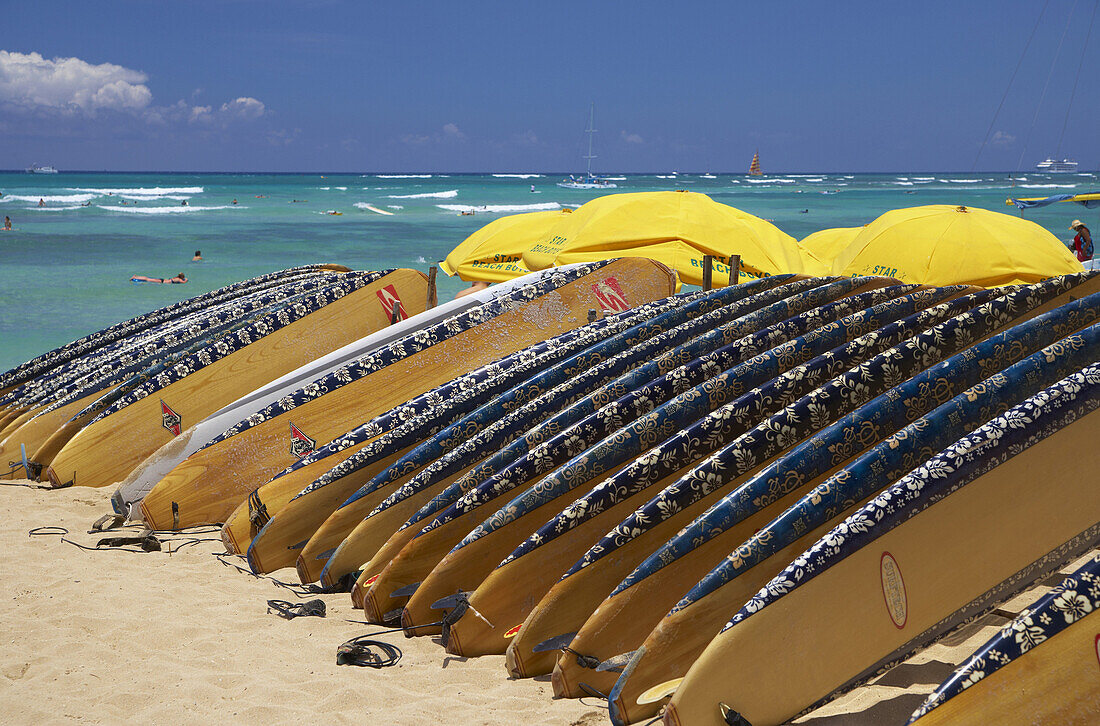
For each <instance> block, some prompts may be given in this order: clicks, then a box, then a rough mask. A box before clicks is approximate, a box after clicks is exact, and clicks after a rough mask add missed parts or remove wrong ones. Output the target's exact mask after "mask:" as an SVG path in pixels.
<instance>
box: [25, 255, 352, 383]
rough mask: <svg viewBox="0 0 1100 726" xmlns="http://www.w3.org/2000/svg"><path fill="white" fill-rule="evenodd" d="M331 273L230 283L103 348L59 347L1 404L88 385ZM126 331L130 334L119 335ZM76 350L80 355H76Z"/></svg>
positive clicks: (126, 328)
mask: <svg viewBox="0 0 1100 726" xmlns="http://www.w3.org/2000/svg"><path fill="white" fill-rule="evenodd" d="M333 275H334V273H331V272H328V271H316V272H310V273H306V272H298V273H295V274H288V275H275V276H271V277H272V279H267V280H265V281H262V282H259V283H257V284H252V285H249V286H248V287H247V288H243V289H237V288H236V287H235V286H233V285H231V286H229V287H227V288H222V289H221V290H216V291H214V293H211V295H210V296H200V297H199V298H193V299H192V300H189V301H184V302H185V303H188V305H187V307H185V308H182V309H180V310H178V311H176V312H175V314H172V315H160V314H155V313H154V314H150V315H149V316H147V318H148V320H147V321H146V322H145V323H143V324H140V325H139V324H136V323H135V324H133V325H130V326H127V325H122V326H121V327H120V328H119V329H118V330H116V331H115V332H114V333H112V334H111V336H109V337H110V338H111V340H109V341H107V342H104V343H103V344H102V345H93V344H90V343H89V344H87V345H86V346H84V347H86V348H87V350H84V347H81V346H76V347H75V348H74V349H73V350H68V351H62V349H58V350H59V351H62V352H60V353H58V354H57V355H58V358H59V360H58V362H57V363H56V364H53V365H50V366H49V367H48V368H45V369H44V370H39V373H38V375H35V376H33V377H31V378H28V379H25V380H22V382H21V383H20V384H19V385H17V386H14V387H12V388H11V389H9V390H8V392H7V393H6V394H5V397H4V401H5V402H10V401H11V400H13V399H20V400H23V401H26V402H39V401H41V400H42V399H43V397H44V396H46V395H48V394H49V393H50V392H51V391H54V390H57V389H58V388H60V387H62V386H65V385H67V384H71V383H73V382H78V384H79V385H87V383H86V382H81V379H87V377H88V376H93V377H94V376H98V375H102V374H103V372H104V368H105V366H106V367H109V368H108V370H117V369H118V368H119V366H120V365H128V364H130V363H133V362H135V361H137V360H139V359H140V358H142V357H146V356H148V355H150V354H152V353H155V352H157V351H158V350H161V351H163V350H171V349H174V348H173V347H174V346H178V345H179V344H180V342H182V341H186V340H188V339H189V338H190V337H193V335H194V332H200V331H202V330H204V329H206V327H208V321H211V320H212V321H214V322H215V323H217V324H221V323H222V322H223V321H224V319H225V318H226V317H229V316H223V315H222V311H237V310H240V311H242V312H243V311H246V308H245V306H253V305H254V302H253V301H255V300H257V299H263V300H266V302H271V301H273V300H277V299H278V298H277V297H273V296H274V295H277V294H278V292H279V290H281V289H283V288H285V287H287V286H291V285H296V284H300V285H306V284H318V281H320V283H321V284H323V281H324V280H325V279H327V278H331V277H332V276H333ZM257 279H259V278H257ZM218 293H220V294H218ZM251 309H254V307H253V308H251ZM135 320H138V319H135ZM130 322H131V323H133V322H134V321H130ZM116 327H119V326H116ZM109 330H110V329H109ZM124 333H129V334H128V335H125V337H119V336H123V335H124ZM63 348H64V347H63ZM76 350H82V351H83V352H81V353H79V354H78V353H77V352H76ZM52 355H53V354H47V355H46V356H45V359H51V356H52ZM36 360H39V359H36ZM43 365H44V364H43ZM36 368H40V367H36ZM70 390H71V389H70ZM55 398H56V396H55Z"/></svg>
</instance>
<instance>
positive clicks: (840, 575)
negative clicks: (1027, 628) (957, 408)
mask: <svg viewBox="0 0 1100 726" xmlns="http://www.w3.org/2000/svg"><path fill="white" fill-rule="evenodd" d="M1093 354H1095V350H1094V351H1093ZM1098 405H1100V368H1098V367H1097V366H1096V365H1090V366H1088V367H1087V368H1086V369H1085V370H1083V371H1081V372H1079V373H1077V374H1074V375H1071V376H1070V377H1069V378H1068V379H1066V380H1063V381H1060V382H1059V383H1056V384H1055V385H1054V386H1052V387H1051V388H1050V389H1047V390H1045V391H1043V392H1042V393H1040V394H1039V395H1037V396H1033V397H1031V398H1030V399H1028V400H1025V401H1024V402H1023V403H1021V404H1020V405H1017V406H1015V407H1013V408H1012V409H1010V410H1009V411H1007V412H1006V413H1005V414H1003V415H1002V416H998V417H996V418H995V419H993V420H992V421H990V422H989V423H988V424H986V425H984V426H982V427H980V428H978V429H977V430H975V431H973V432H972V433H971V434H969V435H967V436H965V437H964V438H963V439H961V440H960V441H959V442H957V443H956V444H955V445H954V446H952V447H950V448H949V449H948V450H947V451H945V452H943V453H942V454H940V455H937V456H935V457H933V458H932V459H931V460H930V461H928V462H927V463H926V464H924V465H923V466H921V467H920V468H918V469H916V470H915V471H914V472H912V473H911V474H910V475H908V476H906V477H904V478H903V479H902V480H901V481H899V482H898V483H897V484H896V485H894V486H892V487H890V488H889V489H888V490H887V491H886V492H883V493H882V494H881V495H879V496H878V497H875V499H874V500H872V501H871V502H870V503H868V504H867V505H866V506H865V507H863V508H862V509H860V510H859V511H858V512H856V513H855V514H853V515H852V516H851V517H849V518H847V519H845V520H844V521H843V522H842V523H841V525H840V526H839V527H837V528H835V529H834V530H832V531H831V532H829V533H828V535H827V536H826V537H825V538H823V539H822V540H821V541H820V542H818V543H817V544H816V545H814V546H813V547H812V548H811V549H810V551H808V552H806V553H805V554H804V555H802V556H799V557H798V558H796V559H795V561H794V562H793V563H792V565H791V567H788V568H787V569H786V570H785V571H783V572H782V573H781V574H780V575H779V576H778V577H777V578H776V579H775V580H773V581H772V582H771V583H769V584H768V587H767V588H765V589H763V590H762V591H761V592H760V593H759V594H758V595H757V596H756V597H753V598H752V599H751V600H750V601H749V602H748V603H747V604H746V605H745V607H743V608H742V609H741V610H740V611H739V612H738V613H737V614H736V615H735V616H734V618H733V619H732V620H731V621H730V623H729V624H728V625H727V626H726V628H725V629H723V631H722V633H721V634H720V635H718V636H717V637H715V638H714V640H713V641H712V643H711V644H710V645H709V646H708V647H707V649H706V651H705V652H704V653H703V654H702V655H701V656H700V657H699V659H698V660H697V661H696V662H695V664H694V665H692V667H691V669H690V670H689V671H688V673H687V675H686V676H685V678H684V680H683V682H682V683H681V684H680V686H679V687H678V688H677V689H676V692H675V695H674V696H673V698H672V702H671V703H670V704H669V707H668V709H667V710H666V715H665V723H667V724H681V723H683V724H686V723H692V724H695V723H700V724H704V723H714V724H720V723H723V720H722V718H721V716H718V715H717V714H718V711H719V706H718V702H719V701H720V702H722V703H724V704H726V706H727V708H728V709H729V710H730V711H731V712H733V713H737V714H741V715H742V717H743V718H746V719H747V720H749V721H750V722H751V723H753V724H760V725H761V726H764V725H766V724H778V723H781V722H784V721H786V720H787V719H789V718H791V717H793V716H795V715H796V714H797V713H798V712H799V711H801V710H803V709H804V708H805V707H806V706H808V705H810V704H812V703H815V702H818V701H820V700H822V699H824V698H827V697H828V696H829V695H830V693H832V692H834V691H835V690H837V689H838V687H841V688H842V687H843V686H844V685H845V684H846V682H847V681H850V680H854V679H857V678H858V677H859V676H860V675H861V674H863V673H865V672H867V670H868V668H870V667H874V664H875V663H876V662H878V661H885V662H889V661H890V660H891V659H892V658H894V657H896V655H895V654H897V653H900V652H909V651H910V650H912V649H913V648H915V647H917V646H919V645H920V644H923V643H926V642H928V641H929V640H930V639H932V638H934V637H935V636H936V635H938V634H942V633H944V632H946V631H947V630H948V629H949V628H951V627H953V626H955V625H957V624H958V623H960V622H961V621H963V620H965V619H966V618H968V617H973V616H974V615H976V614H979V613H981V612H983V611H985V610H987V609H989V608H991V607H992V606H993V605H995V604H996V603H997V602H999V601H1001V600H1002V599H1004V598H1006V597H1009V596H1011V595H1012V594H1014V593H1015V592H1016V591H1018V590H1019V589H1021V588H1023V587H1026V586H1027V584H1029V583H1030V582H1032V581H1034V580H1035V579H1036V578H1040V577H1043V576H1044V575H1046V574H1047V573H1049V572H1050V571H1051V570H1052V569H1055V568H1057V567H1059V566H1061V565H1062V564H1063V563H1065V562H1066V561H1067V560H1069V559H1071V558H1072V557H1074V556H1076V554H1079V553H1080V552H1081V550H1082V549H1085V548H1088V547H1089V546H1091V545H1092V544H1093V543H1095V542H1096V540H1097V535H1098V534H1100V524H1098V522H1100V498H1098V497H1096V496H1094V494H1095V492H1093V491H1092V486H1093V482H1092V481H1091V476H1090V474H1091V472H1093V471H1095V467H1096V466H1097V465H1100V451H1098V450H1097V447H1095V446H1092V445H1090V444H1089V441H1090V440H1091V438H1092V433H1093V431H1094V430H1095V426H1096V425H1097V424H1098V423H1100V418H1098V417H1100V414H1098V413H1096V411H1095V409H1096V407H1097V406H1098ZM1039 469H1041V470H1042V472H1043V486H1036V485H1035V480H1034V472H1035V471H1036V470H1039ZM811 562H812V563H813V566H812V567H808V565H809V564H810V563H811ZM944 563H953V564H954V566H952V567H945V566H944ZM830 621H832V622H830ZM791 622H798V623H800V624H801V627H800V628H798V629H797V631H798V632H797V638H792V637H790V636H792V635H793V633H792V629H791V628H789V627H788V626H787V625H784V624H789V623H791ZM851 623H859V626H858V627H853V626H852V625H851ZM795 640H797V642H798V643H799V645H800V647H801V648H806V649H809V651H810V652H813V653H815V659H814V660H815V661H816V662H815V663H814V664H813V667H809V668H807V667H804V666H808V665H809V664H808V663H807V662H806V661H807V659H805V658H801V657H789V656H783V655H780V654H783V653H785V652H789V651H787V650H786V648H787V645H786V644H789V643H791V642H794V641H795ZM763 648H767V650H763ZM798 661H801V665H800V664H798V663H796V662H798ZM817 666H820V668H819V667H817ZM730 674H736V675H735V676H733V677H730Z"/></svg>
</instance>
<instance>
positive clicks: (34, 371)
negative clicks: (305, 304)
mask: <svg viewBox="0 0 1100 726" xmlns="http://www.w3.org/2000/svg"><path fill="white" fill-rule="evenodd" d="M321 270H334V271H339V272H349V271H350V270H349V268H347V267H344V266H343V265H332V264H322V265H306V266H303V267H294V268H290V269H287V270H280V271H278V272H272V273H268V274H266V275H260V276H258V277H253V278H250V279H248V280H242V281H241V282H237V283H233V284H231V285H227V286H225V287H221V288H218V289H217V290H212V291H210V292H208V293H204V294H202V295H197V296H195V297H192V298H188V299H187V300H182V301H180V302H178V303H172V304H171V305H166V306H164V307H162V308H158V309H157V310H154V311H152V312H149V313H145V314H143V315H139V316H137V317H134V318H130V319H129V320H125V321H123V322H121V323H116V324H114V325H111V326H109V327H107V328H103V329H102V330H98V331H96V332H94V333H91V334H89V335H86V336H84V337H83V338H79V339H77V340H74V341H72V342H71V343H66V344H65V345H62V346H59V347H57V348H54V349H53V350H51V351H48V352H46V353H43V354H42V355H39V356H36V357H35V358H32V359H30V360H29V361H26V362H25V363H21V364H20V365H18V366H16V367H14V368H12V369H11V370H8V371H5V372H4V373H3V374H0V390H3V391H4V392H5V394H6V393H7V392H8V389H13V388H15V387H17V386H18V385H19V384H21V383H24V382H27V381H30V380H33V379H34V378H36V377H39V376H41V375H42V374H43V373H46V372H48V371H50V370H53V369H56V368H58V367H59V366H62V365H64V364H65V363H67V362H69V361H71V360H73V359H75V358H79V357H81V356H84V355H87V354H88V353H90V352H92V351H95V350H98V349H100V348H102V347H104V346H107V345H109V344H111V343H113V342H115V341H118V340H125V339H127V338H130V337H132V336H133V335H135V334H137V333H139V332H141V331H143V330H146V329H148V328H151V327H154V326H156V325H158V324H160V323H163V322H165V321H169V320H171V319H173V318H175V317H178V316H181V315H185V314H187V313H189V312H193V311H195V310H200V309H202V308H204V307H208V306H209V305H211V304H213V303H216V302H220V301H224V300H226V299H231V298H232V297H235V296H238V295H244V294H248V293H250V292H252V291H254V290H255V289H257V288H259V287H262V286H263V285H266V284H268V283H272V282H279V281H281V280H282V279H283V278H286V277H291V276H302V275H306V274H312V273H314V272H317V271H321Z"/></svg>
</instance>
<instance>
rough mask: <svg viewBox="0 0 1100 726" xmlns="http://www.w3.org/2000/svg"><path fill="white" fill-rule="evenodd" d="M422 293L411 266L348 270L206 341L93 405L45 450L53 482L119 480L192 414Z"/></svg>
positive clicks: (359, 332)
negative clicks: (74, 429) (50, 452)
mask: <svg viewBox="0 0 1100 726" xmlns="http://www.w3.org/2000/svg"><path fill="white" fill-rule="evenodd" d="M426 291H427V278H426V276H425V275H424V274H423V273H422V272H419V271H415V270H396V271H393V272H390V273H389V274H381V273H368V274H366V275H360V274H357V273H347V275H346V279H345V280H342V281H340V282H337V283H336V284H335V285H332V286H329V287H326V288H324V289H322V290H318V291H315V292H312V293H310V294H309V295H308V297H304V298H303V297H300V298H298V299H295V300H293V301H291V302H290V304H288V305H286V306H284V307H283V308H282V309H280V310H278V311H272V312H271V313H268V314H266V315H264V316H263V317H262V318H260V319H258V320H256V321H255V322H253V323H251V324H250V325H248V326H247V327H245V328H242V329H239V330H237V331H235V333H234V334H232V335H228V336H225V337H222V338H220V339H218V340H216V341H211V343H210V344H209V345H207V346H204V347H203V348H202V349H201V350H200V351H198V352H196V353H193V354H192V355H190V356H188V357H187V358H185V359H184V360H182V361H180V362H179V363H177V364H175V365H173V366H172V367H171V368H169V369H168V370H165V371H162V372H161V373H160V374H158V375H157V376H155V377H154V378H153V379H152V380H150V381H148V382H146V383H144V384H143V385H141V386H139V387H138V388H137V389H136V390H133V391H131V392H130V393H128V394H127V395H125V396H124V397H123V398H121V399H120V400H118V401H116V402H115V403H113V404H112V405H111V406H109V407H108V408H106V409H105V410H103V411H102V412H100V413H99V414H98V415H97V416H96V418H94V419H93V420H92V421H91V422H89V423H88V424H87V425H86V426H84V427H83V428H82V429H81V430H80V431H79V432H78V433H76V435H75V436H73V437H72V438H71V439H70V440H69V441H68V443H66V444H65V445H64V447H63V448H62V449H61V450H60V451H59V452H58V453H57V455H56V456H55V457H54V459H53V461H52V462H51V463H50V466H51V467H52V471H54V475H53V478H52V479H51V481H53V482H54V483H55V486H57V485H61V484H62V483H63V482H75V483H79V484H81V485H86V486H105V485H108V484H113V483H115V482H117V481H120V480H121V479H123V478H124V477H125V476H126V475H127V474H128V473H129V472H130V471H131V470H132V469H133V468H134V467H135V466H136V465H137V464H138V463H140V462H141V461H142V460H143V459H145V458H146V457H147V456H148V455H150V454H152V453H153V452H154V451H156V449H157V448H159V447H160V446H161V445H163V444H164V443H166V442H167V441H168V440H169V439H170V438H172V437H174V436H177V435H179V434H180V433H181V431H182V429H183V428H184V427H185V426H186V425H189V424H190V423H191V422H193V421H199V420H201V419H203V418H205V417H206V416H207V415H209V414H211V413H213V412H214V411H216V410H218V409H219V408H221V407H222V406H224V405H225V404H227V403H229V402H231V401H233V400H234V399H236V398H239V397H240V396H241V395H244V394H246V393H248V392H249V391H251V390H253V389H255V388H256V387H257V386H258V385H260V384H263V383H265V382H267V381H270V380H272V379H273V378H276V377H278V376H280V375H282V374H284V373H286V372H288V371H290V370H294V369H295V368H297V367H299V366H301V365H302V364H303V363H305V362H307V361H309V360H312V359H314V358H316V357H318V356H320V355H324V354H325V353H328V352H330V351H332V350H334V349H336V348H339V347H341V346H343V345H346V344H347V343H348V342H350V341H352V340H355V339H357V338H359V337H362V336H363V335H366V334H368V333H370V332H372V331H374V330H377V329H379V328H381V327H384V326H385V325H387V324H389V322H390V316H391V314H390V311H389V310H388V309H387V303H388V301H389V300H390V299H391V297H394V296H396V297H399V298H400V299H402V300H404V301H406V302H407V304H408V305H409V306H410V307H412V309H419V308H420V307H423V306H424V305H425V303H426V299H427V292H426ZM108 452H110V453H109V454H108ZM59 472H61V473H59ZM77 479H79V481H77Z"/></svg>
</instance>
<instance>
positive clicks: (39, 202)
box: [38, 198, 46, 207]
mask: <svg viewBox="0 0 1100 726" xmlns="http://www.w3.org/2000/svg"><path fill="white" fill-rule="evenodd" d="M38 206H40V207H44V206H46V200H45V199H41V198H39V200H38Z"/></svg>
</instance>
